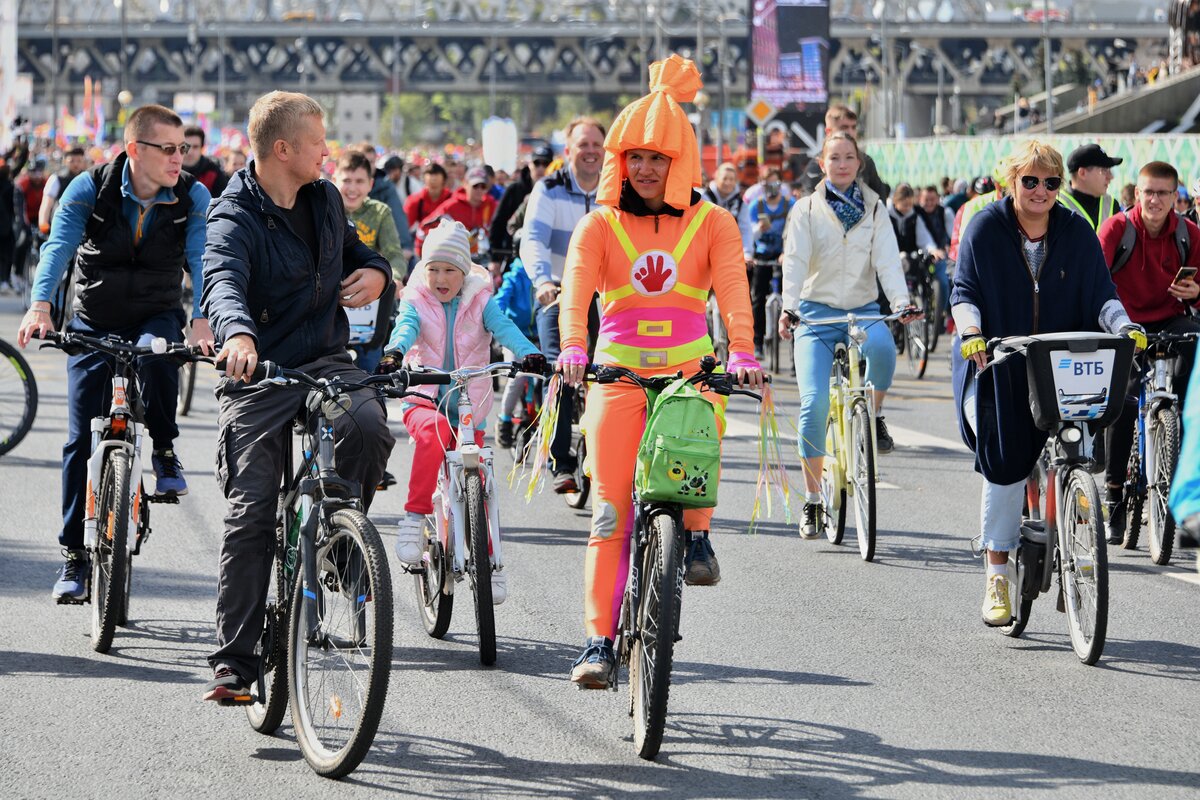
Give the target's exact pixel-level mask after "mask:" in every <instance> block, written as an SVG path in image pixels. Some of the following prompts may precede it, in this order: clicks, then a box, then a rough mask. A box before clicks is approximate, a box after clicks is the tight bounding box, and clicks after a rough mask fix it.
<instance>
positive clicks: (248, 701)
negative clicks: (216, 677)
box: [217, 694, 258, 706]
mask: <svg viewBox="0 0 1200 800" xmlns="http://www.w3.org/2000/svg"><path fill="white" fill-rule="evenodd" d="M256 702H258V701H257V700H256V699H255V697H254V695H252V694H239V695H236V696H234V697H223V698H221V699H220V700H218V701H217V705H219V706H252V705H254V704H255V703H256Z"/></svg>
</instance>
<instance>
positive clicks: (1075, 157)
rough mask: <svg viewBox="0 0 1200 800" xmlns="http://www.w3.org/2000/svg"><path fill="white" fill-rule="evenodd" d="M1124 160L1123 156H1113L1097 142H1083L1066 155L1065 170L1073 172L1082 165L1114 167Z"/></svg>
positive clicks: (1082, 166)
mask: <svg viewBox="0 0 1200 800" xmlns="http://www.w3.org/2000/svg"><path fill="white" fill-rule="evenodd" d="M1124 160H1125V159H1123V158H1113V157H1112V156H1110V155H1109V154H1108V153H1106V152H1104V150H1103V149H1102V148H1101V147H1100V145H1098V144H1095V143H1093V144H1085V145H1083V146H1082V147H1076V148H1075V149H1074V150H1072V151H1071V155H1069V156H1067V172H1074V171H1075V170H1077V169H1083V168H1084V167H1115V166H1116V165H1117V164H1120V163H1121V162H1122V161H1124Z"/></svg>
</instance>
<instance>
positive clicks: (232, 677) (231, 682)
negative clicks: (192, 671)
mask: <svg viewBox="0 0 1200 800" xmlns="http://www.w3.org/2000/svg"><path fill="white" fill-rule="evenodd" d="M204 699H205V700H216V701H217V702H218V703H220V704H221V705H223V706H242V705H250V704H251V703H253V702H254V695H253V694H252V693H251V692H250V683H249V681H246V680H243V679H242V678H241V677H240V676H239V675H238V674H237V673H236V672H234V671H233V670H231V669H230V668H229V667H221V668H220V669H218V670H217V672H216V674H215V675H214V676H213V679H212V680H211V681H209V682H208V683H207V684H206V685H205V686H204Z"/></svg>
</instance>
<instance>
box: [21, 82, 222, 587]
mask: <svg viewBox="0 0 1200 800" xmlns="http://www.w3.org/2000/svg"><path fill="white" fill-rule="evenodd" d="M184 148H185V143H184V133H183V121H182V120H180V119H179V117H178V116H176V115H175V112H173V111H171V110H170V109H169V108H164V107H162V106H143V107H142V108H139V109H137V110H136V111H134V112H133V114H132V115H131V116H130V117H129V121H128V122H127V123H126V125H125V152H124V153H122V154H121V155H119V156H117V157H116V158H115V159H113V161H112V162H111V163H109V164H105V165H103V166H99V167H95V168H93V169H91V170H89V171H87V172H84V173H82V174H81V175H79V176H78V177H76V178H75V179H74V180H72V181H71V184H70V186H68V187H67V189H66V191H65V192H63V194H62V197H61V198H60V202H59V206H58V211H57V212H55V216H54V226H53V228H51V231H50V238H49V239H48V240H47V241H46V244H45V245H43V247H42V251H41V260H40V261H39V263H38V269H37V277H36V279H35V278H34V277H33V276H29V278H30V280H34V281H35V282H34V286H33V303H32V304H31V305H30V306H29V311H28V313H26V314H25V318H24V319H23V320H22V321H21V328H20V331H19V332H18V334H17V342H18V344H20V345H21V346H22V347H24V346H25V345H26V344H28V343H29V340H30V337H32V336H38V337H42V336H44V335H45V333H46V332H47V331H52V330H54V323H53V322H52V321H51V318H50V299H51V298H52V297H53V296H54V293H55V289H56V288H57V287H58V285H59V282H60V281H61V279H62V276H63V275H64V274H65V273H66V271H67V270H68V269H70V268H71V259H72V258H74V259H75V266H74V269H75V272H76V284H75V287H76V293H75V318H74V319H73V320H72V321H71V322H70V323H69V324H68V326H67V330H68V331H70V332H75V333H83V334H88V335H92V336H104V335H112V336H116V337H118V338H121V339H125V340H127V341H138V340H140V339H142V338H143V337H147V336H148V337H161V338H163V339H166V340H167V341H170V342H179V341H181V340H182V339H183V327H184V321H185V317H184V310H183V308H182V307H181V306H180V297H181V294H180V285H181V283H182V281H183V274H184V271H185V270H186V271H188V272H189V273H190V274H191V276H192V281H193V285H195V286H196V287H197V288H199V287H201V286H202V279H201V275H200V259H201V254H202V253H203V251H204V212H205V209H207V208H208V203H209V200H210V199H211V198H210V196H209V193H208V189H206V188H204V186H203V185H202V184H201V183H200V182H199V181H197V180H195V179H194V178H192V176H190V175H188V174H186V173H184V172H183V171H182V170H183V156H184V154H183V150H184ZM190 313H191V316H192V341H193V343H194V344H201V343H211V340H212V333H211V331H210V330H209V326H208V322H207V321H206V320H205V319H204V317H203V316H202V315H201V314H200V309H199V304H198V303H196V304H193V307H192V308H191V309H190ZM205 346H206V347H207V346H208V344H206V345H205ZM112 365H113V360H112V358H111V357H109V356H106V355H104V354H103V353H96V352H83V353H75V354H72V355H71V356H70V357H69V358H68V359H67V398H68V405H67V426H68V434H67V442H66V444H65V445H63V465H62V485H63V527H62V531H61V533H60V534H59V538H58V541H59V544H60V545H61V546H62V548H63V550H64V551H65V554H66V556H67V562H66V564H64V566H63V569H62V572H61V573H60V574H59V578H58V581H57V582H56V583H55V584H54V590H53V593H52V595H51V596H52V597H53V598H54V599H55V600H57V601H58V602H59V603H81V602H84V601H85V600H86V599H87V597H88V586H87V576H88V554H87V551H86V550H85V549H84V538H83V521H84V511H85V505H86V503H87V480H88V459H89V457H90V456H91V452H92V431H91V421H92V418H94V417H98V416H101V415H103V414H105V413H107V411H108V408H109V404H110V400H111V397H112V395H111V393H110V392H109V391H108V389H109V386H110V380H111V378H112V368H113V367H112ZM138 374H139V375H140V377H141V381H142V392H141V397H142V400H143V401H144V403H145V406H146V427H147V430H148V432H149V435H150V439H151V441H152V442H153V444H154V449H153V453H152V456H151V463H152V464H153V466H154V474H155V487H154V490H155V493H156V494H160V495H175V496H177V497H178V496H180V495H185V494H187V492H188V486H187V480H186V479H185V477H184V474H183V469H182V467H181V466H180V465H179V460H178V459H177V458H176V457H175V451H174V441H175V439H176V437H178V436H179V428H178V427H177V426H176V424H175V401H176V396H177V395H178V393H179V368H178V367H177V366H176V365H174V364H171V363H170V362H168V361H165V360H154V359H147V360H146V361H145V362H144V363H142V364H141V365H139V368H138Z"/></svg>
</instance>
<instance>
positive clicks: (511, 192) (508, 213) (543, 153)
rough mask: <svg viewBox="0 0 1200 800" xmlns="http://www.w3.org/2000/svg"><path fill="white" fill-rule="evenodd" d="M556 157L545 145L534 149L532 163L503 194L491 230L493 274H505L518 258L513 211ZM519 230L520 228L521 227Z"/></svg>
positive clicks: (531, 156) (544, 174)
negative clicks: (510, 230) (512, 228)
mask: <svg viewBox="0 0 1200 800" xmlns="http://www.w3.org/2000/svg"><path fill="white" fill-rule="evenodd" d="M553 160H554V151H553V150H551V149H550V148H549V147H548V146H546V145H544V144H539V145H538V146H537V147H535V148H533V152H532V153H531V154H530V156H529V163H528V164H527V165H526V166H524V167H521V169H520V170H518V172H517V177H516V180H514V181H513V182H512V183H510V184H509V185H508V186H507V187H506V188H505V189H504V194H502V195H501V196H500V205H499V206H498V207H497V208H496V216H495V217H493V218H492V228H491V230H490V231H488V243H489V244H490V245H491V253H492V274H493V275H502V274H503V272H504V268H505V267H506V266H507V265H508V264H509V263H510V262H511V261H512V260H513V259H514V258H516V257H517V252H516V247H515V245H514V244H513V235H512V233H510V232H509V224H508V223H509V221H510V220H512V218H513V214H516V213H517V209H519V208H520V207H521V204H522V203H524V202H525V198H527V197H529V193H530V192H532V191H533V185H534V184H535V183H537V182H538V181H540V180H541V179H542V178H544V177H546V169H547V168H548V167H549V166H550V162H551V161H553ZM517 230H518V231H519V230H520V228H519V227H518V228H517Z"/></svg>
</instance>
